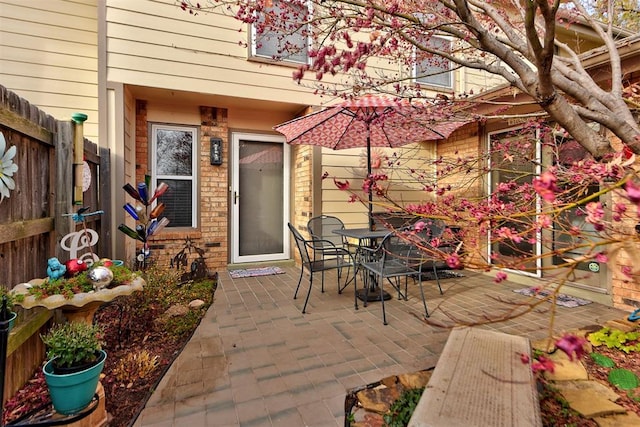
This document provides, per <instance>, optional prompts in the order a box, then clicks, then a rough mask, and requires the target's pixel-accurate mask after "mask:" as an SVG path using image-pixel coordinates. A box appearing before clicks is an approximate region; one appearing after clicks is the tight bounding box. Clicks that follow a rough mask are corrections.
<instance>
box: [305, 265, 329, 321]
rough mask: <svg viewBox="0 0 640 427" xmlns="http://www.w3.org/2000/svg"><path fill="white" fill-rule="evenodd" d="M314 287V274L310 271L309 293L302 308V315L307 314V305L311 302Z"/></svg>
mask: <svg viewBox="0 0 640 427" xmlns="http://www.w3.org/2000/svg"><path fill="white" fill-rule="evenodd" d="M323 273H324V272H323ZM312 286H313V272H312V271H310V272H309V290H308V291H307V297H306V298H305V300H304V306H303V307H302V314H305V313H306V312H307V303H308V302H309V297H310V296H311V287H312Z"/></svg>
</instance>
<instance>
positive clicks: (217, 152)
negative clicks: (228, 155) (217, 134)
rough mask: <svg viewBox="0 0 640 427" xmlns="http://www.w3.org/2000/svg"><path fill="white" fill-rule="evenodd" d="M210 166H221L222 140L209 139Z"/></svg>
mask: <svg viewBox="0 0 640 427" xmlns="http://www.w3.org/2000/svg"><path fill="white" fill-rule="evenodd" d="M211 164H212V165H221V164H222V139H220V138H211Z"/></svg>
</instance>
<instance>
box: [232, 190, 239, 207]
mask: <svg viewBox="0 0 640 427" xmlns="http://www.w3.org/2000/svg"><path fill="white" fill-rule="evenodd" d="M239 198H240V196H239V195H238V192H237V191H234V192H233V204H234V205H237V204H238V199H239Z"/></svg>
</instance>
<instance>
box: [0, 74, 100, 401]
mask: <svg viewBox="0 0 640 427" xmlns="http://www.w3.org/2000/svg"><path fill="white" fill-rule="evenodd" d="M0 132H1V133H2V134H3V136H4V138H5V140H6V149H9V147H12V146H15V147H16V149H17V153H16V156H15V157H14V159H13V162H14V163H15V164H16V165H17V166H18V171H17V172H16V173H15V174H14V175H13V179H14V181H15V189H14V190H12V191H11V192H10V196H9V198H5V199H4V200H3V201H2V202H0V285H1V286H3V287H4V288H5V289H11V288H13V287H14V286H15V285H16V284H18V283H22V282H27V281H29V280H31V279H34V278H42V277H46V268H47V260H48V259H49V258H51V257H57V258H58V259H60V260H61V261H62V262H64V261H66V260H67V259H68V258H69V255H68V253H67V252H65V251H63V250H62V248H61V246H60V242H61V239H62V238H63V237H64V236H65V235H67V234H69V233H70V232H72V231H75V230H79V229H81V227H82V224H81V223H76V222H75V221H74V220H73V219H72V217H71V216H69V214H73V213H75V212H77V210H78V208H80V207H82V206H88V207H89V210H88V212H93V211H97V210H103V211H104V214H102V215H94V216H88V217H86V226H87V228H91V229H93V230H95V231H96V232H97V233H98V235H99V241H98V246H97V247H94V252H95V253H97V254H99V255H100V257H111V249H110V244H109V241H110V233H111V231H110V229H109V223H110V219H109V215H110V212H109V211H108V206H109V203H110V197H111V187H110V180H109V171H110V165H109V151H108V150H107V149H104V148H99V147H98V146H97V145H96V144H93V143H91V142H90V141H88V140H86V139H85V140H84V160H85V161H86V162H87V164H88V166H89V170H90V171H91V177H92V183H91V185H90V187H89V188H88V189H87V191H85V192H84V194H83V196H84V201H83V203H82V204H74V202H73V200H72V199H73V185H74V182H73V170H74V168H73V161H74V156H73V147H74V140H75V133H76V125H75V124H74V123H73V122H72V121H59V120H56V119H54V118H53V117H51V116H49V115H47V114H46V113H44V112H43V111H41V110H39V109H38V108H37V107H35V106H33V105H31V104H29V102H28V101H26V100H24V99H22V98H20V97H19V96H17V95H16V94H15V93H13V92H11V91H9V90H7V89H6V88H4V87H3V86H0ZM2 155H3V153H0V157H1V156H2ZM17 311H18V319H17V321H16V326H15V327H14V329H13V330H12V333H11V335H10V337H9V344H8V357H7V365H6V370H5V374H6V375H5V393H4V395H5V397H10V396H12V395H13V393H14V392H15V391H16V390H18V389H19V388H20V387H21V386H22V384H24V382H25V381H26V380H28V379H29V378H30V377H31V376H32V374H33V372H34V371H35V369H37V368H38V367H39V366H40V364H41V362H42V360H43V358H44V347H43V345H42V343H41V340H40V338H39V332H40V331H41V330H42V328H45V327H46V326H47V322H48V320H49V319H50V318H51V316H52V313H50V312H49V311H48V310H45V309H31V310H20V309H18V310H17Z"/></svg>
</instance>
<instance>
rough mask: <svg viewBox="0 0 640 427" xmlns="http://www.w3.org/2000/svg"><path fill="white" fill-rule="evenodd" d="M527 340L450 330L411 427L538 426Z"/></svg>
mask: <svg viewBox="0 0 640 427" xmlns="http://www.w3.org/2000/svg"><path fill="white" fill-rule="evenodd" d="M523 353H524V354H527V355H529V354H530V353H531V352H530V344H529V340H528V339H526V338H523V337H518V336H514V335H507V334H503V333H500V332H493V331H486V330H482V329H476V328H456V329H453V330H452V331H451V334H450V335H449V338H448V340H447V343H446V344H445V347H444V350H443V351H442V354H441V355H440V359H439V360H438V363H437V365H436V368H435V370H434V371H433V374H432V376H431V379H430V380H429V383H428V384H427V387H426V388H425V391H424V393H423V394H422V397H421V398H420V401H419V402H418V405H417V407H416V409H415V411H414V413H413V416H412V417H411V420H410V422H409V427H427V426H429V427H451V426H464V427H475V426H477V427H488V426H491V427H498V426H504V427H516V426H527V427H529V426H541V425H542V422H541V419H540V405H539V402H538V393H537V391H536V383H535V379H534V377H533V373H532V371H531V366H530V365H529V364H526V363H522V361H521V359H520V354H523Z"/></svg>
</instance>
